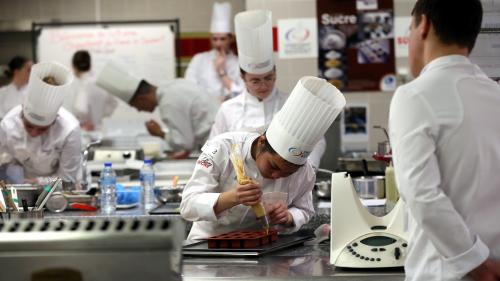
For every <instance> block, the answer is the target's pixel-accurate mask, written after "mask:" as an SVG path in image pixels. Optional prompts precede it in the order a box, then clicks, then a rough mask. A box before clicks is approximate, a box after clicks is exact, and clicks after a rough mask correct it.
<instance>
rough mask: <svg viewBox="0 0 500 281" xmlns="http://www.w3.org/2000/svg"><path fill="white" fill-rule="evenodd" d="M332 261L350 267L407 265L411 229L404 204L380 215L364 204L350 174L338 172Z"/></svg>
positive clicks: (334, 178) (334, 186)
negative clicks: (382, 215)
mask: <svg viewBox="0 0 500 281" xmlns="http://www.w3.org/2000/svg"><path fill="white" fill-rule="evenodd" d="M331 191H332V193H331V203H332V208H331V212H332V213H331V229H332V239H331V242H330V263H331V264H334V265H335V266H336V267H346V268H390V267H401V266H403V265H404V260H405V258H406V253H407V251H408V232H407V231H408V230H407V221H406V219H407V218H406V212H405V207H404V203H403V201H402V200H399V201H398V203H397V204H396V206H395V207H394V208H393V209H392V211H391V212H390V213H388V214H387V215H385V216H384V217H377V216H374V215H372V214H370V213H369V211H368V210H367V209H366V208H365V207H364V206H363V205H362V204H361V201H360V200H359V198H358V195H357V194H356V191H355V189H354V186H353V183H352V180H351V176H350V175H349V174H348V173H345V172H341V173H334V174H333V175H332V188H331Z"/></svg>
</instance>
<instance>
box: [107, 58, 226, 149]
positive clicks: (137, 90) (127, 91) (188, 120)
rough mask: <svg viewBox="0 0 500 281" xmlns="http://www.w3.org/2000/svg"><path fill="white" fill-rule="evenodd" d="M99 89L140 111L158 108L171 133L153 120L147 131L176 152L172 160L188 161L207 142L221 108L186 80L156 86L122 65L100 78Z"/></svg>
mask: <svg viewBox="0 0 500 281" xmlns="http://www.w3.org/2000/svg"><path fill="white" fill-rule="evenodd" d="M97 85H99V86H100V87H102V88H103V89H105V90H106V91H108V92H109V93H111V94H113V95H115V96H116V97H118V98H120V99H121V100H123V101H124V102H126V103H128V104H129V105H130V106H132V107H135V108H136V109H137V110H140V111H147V112H153V111H154V110H155V109H156V108H157V107H158V109H159V111H160V116H161V118H162V121H163V122H164V123H165V125H167V127H168V129H169V132H168V133H166V132H164V131H163V130H162V128H161V127H160V125H159V124H158V123H157V122H156V121H154V120H150V121H148V122H146V124H145V125H146V128H147V130H148V131H149V133H150V134H151V135H153V136H157V137H161V138H163V139H165V140H166V141H167V143H168V144H169V145H170V147H172V149H174V151H175V152H174V153H172V154H170V155H169V156H170V157H172V158H175V159H182V158H187V157H188V156H189V154H190V152H191V151H193V150H196V149H199V148H200V147H201V146H202V145H203V143H204V142H205V141H206V139H207V137H208V134H209V133H210V128H211V127H212V124H213V120H214V117H215V112H216V110H217V105H216V103H215V102H214V101H212V100H211V99H210V98H209V96H208V94H207V93H205V92H204V90H203V89H201V88H200V87H199V86H198V85H196V84H194V83H193V82H191V81H188V80H186V79H172V80H169V81H165V82H164V83H162V84H161V85H159V86H155V85H152V84H150V83H149V82H147V81H146V80H143V79H139V78H137V77H134V76H133V75H132V74H130V73H128V72H126V71H125V70H124V67H122V66H121V65H119V64H117V63H115V62H110V63H108V64H107V65H106V66H105V67H104V69H103V70H102V72H101V73H100V74H99V77H98V78H97Z"/></svg>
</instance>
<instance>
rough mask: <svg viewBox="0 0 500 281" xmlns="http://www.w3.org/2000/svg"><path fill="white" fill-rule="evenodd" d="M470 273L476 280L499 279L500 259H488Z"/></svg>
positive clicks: (488, 280) (493, 280)
mask: <svg viewBox="0 0 500 281" xmlns="http://www.w3.org/2000/svg"><path fill="white" fill-rule="evenodd" d="M468 275H469V277H471V278H472V279H474V280H476V281H498V280H500V261H496V260H493V259H487V260H486V261H484V262H483V263H482V264H480V265H479V266H478V267H476V268H475V269H473V270H472V271H471V272H469V274H468Z"/></svg>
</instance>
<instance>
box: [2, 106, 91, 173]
mask: <svg viewBox="0 0 500 281" xmlns="http://www.w3.org/2000/svg"><path fill="white" fill-rule="evenodd" d="M21 114H22V106H20V105H19V106H17V107H15V108H13V109H12V110H11V111H9V112H8V113H7V115H6V116H5V118H4V119H3V120H2V122H1V123H0V154H3V153H6V154H7V155H8V156H9V158H10V159H6V161H8V162H9V163H10V164H18V165H21V166H22V167H23V168H24V177H25V178H44V177H55V176H58V177H61V178H62V179H63V180H64V181H68V182H73V183H76V182H77V181H79V180H80V179H81V163H82V156H81V152H80V150H81V134H80V126H79V123H78V120H76V118H75V117H74V116H73V115H72V114H71V113H69V112H68V111H67V110H65V109H64V108H61V109H59V112H58V115H57V118H56V120H55V123H54V124H52V125H51V126H50V128H49V130H48V131H47V132H45V133H44V134H43V135H41V136H38V137H35V138H33V137H30V136H29V135H28V133H27V132H26V130H25V128H24V124H23V121H22V119H21V118H22V117H21ZM2 164H6V163H5V162H4V163H2Z"/></svg>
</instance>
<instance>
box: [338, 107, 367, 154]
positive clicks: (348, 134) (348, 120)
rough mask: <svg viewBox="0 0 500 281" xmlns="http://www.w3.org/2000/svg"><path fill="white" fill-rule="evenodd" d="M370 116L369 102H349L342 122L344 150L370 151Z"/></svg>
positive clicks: (342, 148)
mask: <svg viewBox="0 0 500 281" xmlns="http://www.w3.org/2000/svg"><path fill="white" fill-rule="evenodd" d="M368 116H369V106H368V104H367V103H349V104H347V105H346V106H345V108H344V111H343V112H342V116H341V122H340V130H341V133H340V139H341V150H342V152H349V151H368V144H369V137H368V136H369V127H368V124H370V122H369V120H368Z"/></svg>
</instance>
